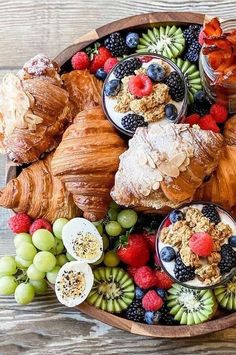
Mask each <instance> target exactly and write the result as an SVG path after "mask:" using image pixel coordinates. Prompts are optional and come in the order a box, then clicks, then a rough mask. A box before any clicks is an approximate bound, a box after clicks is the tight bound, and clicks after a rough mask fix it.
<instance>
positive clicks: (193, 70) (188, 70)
mask: <svg viewBox="0 0 236 355" xmlns="http://www.w3.org/2000/svg"><path fill="white" fill-rule="evenodd" d="M172 60H173V59H172ZM173 62H174V63H175V64H176V65H177V66H178V67H179V68H180V70H181V71H182V73H183V74H184V77H185V80H186V82H187V87H188V99H189V101H190V102H193V101H194V94H195V93H196V92H198V91H199V90H202V81H201V77H200V72H199V70H198V69H197V67H196V65H195V64H192V63H190V62H189V61H188V60H183V59H181V58H177V59H174V60H173Z"/></svg>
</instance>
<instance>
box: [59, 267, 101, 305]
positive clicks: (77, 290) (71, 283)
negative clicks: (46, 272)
mask: <svg viewBox="0 0 236 355" xmlns="http://www.w3.org/2000/svg"><path fill="white" fill-rule="evenodd" d="M93 280H94V277H93V273H92V269H91V267H90V266H89V265H88V264H86V263H82V262H80V261H70V262H69V263H66V264H65V265H63V266H62V268H61V269H60V270H59V272H58V274H57V278H56V282H55V291H56V295H57V298H58V300H59V301H60V302H61V303H62V304H64V305H65V306H67V307H74V306H76V305H78V304H80V303H82V302H84V300H85V299H86V298H87V296H88V294H89V292H90V291H91V288H92V286H93Z"/></svg>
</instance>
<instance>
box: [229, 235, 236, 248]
mask: <svg viewBox="0 0 236 355" xmlns="http://www.w3.org/2000/svg"><path fill="white" fill-rule="evenodd" d="M229 245H230V246H231V247H233V248H236V235H232V237H230V238H229Z"/></svg>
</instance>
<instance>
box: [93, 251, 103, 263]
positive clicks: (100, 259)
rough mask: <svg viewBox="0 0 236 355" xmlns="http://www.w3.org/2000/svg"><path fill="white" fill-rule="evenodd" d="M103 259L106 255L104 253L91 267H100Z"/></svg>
mask: <svg viewBox="0 0 236 355" xmlns="http://www.w3.org/2000/svg"><path fill="white" fill-rule="evenodd" d="M103 259H104V253H102V255H101V257H100V258H99V259H98V260H97V261H95V262H94V263H91V265H99V264H101V263H102V262H103Z"/></svg>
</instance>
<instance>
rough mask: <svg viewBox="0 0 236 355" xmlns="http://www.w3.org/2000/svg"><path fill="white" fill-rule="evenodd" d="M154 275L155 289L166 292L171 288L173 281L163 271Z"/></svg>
mask: <svg viewBox="0 0 236 355" xmlns="http://www.w3.org/2000/svg"><path fill="white" fill-rule="evenodd" d="M155 275H156V280H157V281H156V287H158V288H162V289H164V290H168V289H169V288H171V286H172V284H173V281H172V280H171V278H170V277H169V276H168V275H167V274H166V273H165V272H164V271H159V270H157V271H156V272H155Z"/></svg>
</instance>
